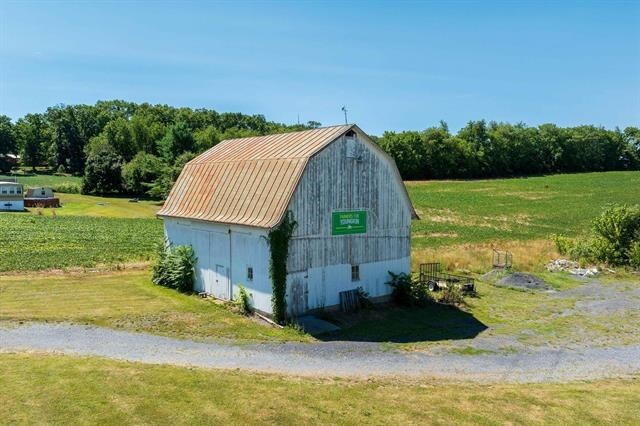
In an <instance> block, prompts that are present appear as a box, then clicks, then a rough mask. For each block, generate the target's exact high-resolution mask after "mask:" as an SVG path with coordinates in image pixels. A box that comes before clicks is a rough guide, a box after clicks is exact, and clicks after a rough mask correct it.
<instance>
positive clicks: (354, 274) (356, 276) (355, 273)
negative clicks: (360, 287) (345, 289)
mask: <svg viewBox="0 0 640 426" xmlns="http://www.w3.org/2000/svg"><path fill="white" fill-rule="evenodd" d="M351 281H360V265H351Z"/></svg>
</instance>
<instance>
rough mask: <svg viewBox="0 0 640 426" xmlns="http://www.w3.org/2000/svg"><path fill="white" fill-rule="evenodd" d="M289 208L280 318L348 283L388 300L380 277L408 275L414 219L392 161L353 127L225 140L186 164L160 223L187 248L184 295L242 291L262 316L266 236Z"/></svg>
mask: <svg viewBox="0 0 640 426" xmlns="http://www.w3.org/2000/svg"><path fill="white" fill-rule="evenodd" d="M287 211H290V212H291V214H292V215H293V219H294V220H295V221H296V222H297V227H296V229H295V231H294V234H293V236H292V239H291V240H290V246H289V247H290V249H289V258H288V261H287V274H288V275H287V295H286V303H287V310H288V313H289V314H290V315H294V316H295V315H300V314H303V313H305V312H306V311H308V310H313V309H319V308H325V307H327V308H328V307H332V306H334V305H338V304H339V292H341V291H346V290H352V289H355V288H358V287H362V288H363V289H364V290H365V291H366V292H368V293H369V295H370V296H371V297H382V296H387V295H388V294H389V293H390V292H391V288H390V287H389V286H388V285H386V284H385V282H386V281H388V279H389V275H388V271H392V272H395V273H399V272H405V273H409V271H410V239H411V219H412V218H416V217H417V216H416V213H415V211H414V209H413V206H412V205H411V201H410V200H409V196H408V194H407V191H406V189H405V187H404V184H403V182H402V180H401V178H400V174H399V173H398V169H397V167H396V165H395V163H394V161H393V159H392V158H391V157H390V156H389V155H387V154H386V153H385V152H383V151H382V150H381V149H380V148H379V147H378V146H377V145H376V144H375V143H374V142H373V141H372V140H371V139H370V138H369V137H368V136H367V135H366V134H365V133H364V132H363V131H362V130H360V128H358V127H357V126H356V125H344V126H335V127H326V128H320V129H314V130H307V131H301V132H293V133H285V134H278V135H270V136H262V137H250V138H242V139H231V140H226V141H223V142H221V143H220V144H218V145H216V146H215V147H213V148H211V149H209V150H208V151H206V152H205V153H203V154H201V155H200V156H198V157H197V158H195V159H193V160H192V161H190V162H189V163H188V164H187V165H186V166H185V167H184V169H183V171H182V173H181V174H180V176H179V177H178V179H177V181H176V183H175V185H174V186H173V188H172V190H171V193H170V194H169V197H168V198H167V200H166V202H165V204H164V206H163V208H162V209H161V210H160V211H159V212H158V215H159V216H160V217H162V218H163V219H164V228H165V236H166V237H167V239H168V241H169V242H170V243H172V244H175V245H178V244H191V245H192V246H193V248H194V251H195V254H196V256H197V257H198V263H197V267H196V283H195V289H194V290H196V291H200V292H206V293H208V294H210V295H212V296H215V297H217V298H220V299H226V300H229V299H230V298H233V296H234V295H235V294H237V291H238V287H239V286H240V285H242V286H244V287H245V288H247V290H248V291H249V292H250V293H251V297H252V304H253V307H254V308H255V309H257V310H259V311H262V312H264V313H267V314H270V313H271V289H272V284H271V279H270V275H269V259H270V249H269V245H268V242H267V239H266V237H267V235H268V233H269V231H270V230H271V229H273V228H275V227H277V226H278V225H279V224H280V223H281V221H282V220H283V218H284V216H285V214H286V213H287Z"/></svg>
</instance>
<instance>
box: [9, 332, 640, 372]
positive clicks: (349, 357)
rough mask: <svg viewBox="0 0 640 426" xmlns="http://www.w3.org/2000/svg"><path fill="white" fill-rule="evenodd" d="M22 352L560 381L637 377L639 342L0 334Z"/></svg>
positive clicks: (195, 363)
mask: <svg viewBox="0 0 640 426" xmlns="http://www.w3.org/2000/svg"><path fill="white" fill-rule="evenodd" d="M23 351H34V352H52V353H64V354H70V355H94V356H101V357H106V358H112V359H117V360H126V361H138V362H143V363H150V364H171V365H181V366H197V367H205V368H220V369H241V370H246V371H260V372H269V373H281V374H291V375H299V376H324V377H359V378H362V377H372V376H375V377H385V376H387V377H388V376H404V377H431V378H439V379H447V380H454V381H467V380H468V381H477V382H561V381H570V380H582V379H602V378H609V377H623V376H631V375H637V374H639V373H640V344H638V345H630V346H620V347H611V348H588V347H587V348H582V349H552V348H538V349H534V350H532V351H529V352H526V353H513V354H478V355H460V354H426V353H411V352H399V351H390V350H384V349H383V347H382V346H381V345H380V344H378V343H367V342H324V343H307V344H305V343H285V344H255V345H242V346H236V345H231V344H218V343H199V342H193V341H189V340H180V339H172V338H167V337H160V336H155V335H150V334H142V333H130V332H125V331H117V330H112V329H106V328H99V327H94V326H81V325H72V324H28V325H22V326H18V327H10V328H0V352H23Z"/></svg>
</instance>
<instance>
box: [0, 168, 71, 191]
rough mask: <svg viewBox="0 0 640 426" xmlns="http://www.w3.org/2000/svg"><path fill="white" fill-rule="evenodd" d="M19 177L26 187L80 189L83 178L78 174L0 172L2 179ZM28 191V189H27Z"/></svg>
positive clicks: (0, 178) (19, 180)
mask: <svg viewBox="0 0 640 426" xmlns="http://www.w3.org/2000/svg"><path fill="white" fill-rule="evenodd" d="M14 177H17V178H18V182H19V183H21V184H23V185H24V186H25V187H32V186H48V187H51V188H53V189H54V191H55V190H56V189H57V188H62V187H66V188H77V190H78V191H79V189H80V185H81V184H82V178H81V177H78V176H68V175H64V176H60V175H52V174H32V173H30V172H27V173H26V174H16V175H3V174H0V180H11V181H13V178H14ZM25 192H26V191H25Z"/></svg>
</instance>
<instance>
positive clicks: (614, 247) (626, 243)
mask: <svg viewBox="0 0 640 426" xmlns="http://www.w3.org/2000/svg"><path fill="white" fill-rule="evenodd" d="M592 229H593V232H594V234H596V236H597V237H599V238H598V239H597V240H596V241H597V243H596V244H597V248H596V251H595V253H594V254H595V255H596V258H597V259H598V260H601V261H604V262H607V263H610V264H612V265H624V264H627V263H628V262H629V257H628V256H629V249H630V248H631V246H632V244H633V243H634V242H635V241H638V240H640V205H635V206H627V205H622V206H614V207H609V208H608V209H606V210H605V211H604V212H602V214H601V215H600V216H598V217H597V218H595V219H594V221H593V225H592Z"/></svg>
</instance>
